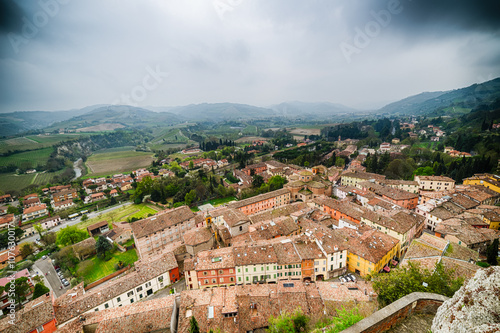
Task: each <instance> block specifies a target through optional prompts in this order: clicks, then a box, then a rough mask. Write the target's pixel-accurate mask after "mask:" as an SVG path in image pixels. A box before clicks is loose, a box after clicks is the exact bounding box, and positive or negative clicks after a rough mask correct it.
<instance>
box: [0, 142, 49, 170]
mask: <svg viewBox="0 0 500 333" xmlns="http://www.w3.org/2000/svg"><path fill="white" fill-rule="evenodd" d="M53 151H54V149H53V148H50V147H48V148H42V149H38V150H32V151H26V152H22V153H16V154H12V155H10V156H4V157H2V158H0V166H7V165H11V164H14V165H15V166H17V167H28V168H36V167H37V165H45V164H46V163H47V160H48V159H49V156H50V154H51V153H52V152H53Z"/></svg>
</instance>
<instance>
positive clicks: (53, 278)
mask: <svg viewBox="0 0 500 333" xmlns="http://www.w3.org/2000/svg"><path fill="white" fill-rule="evenodd" d="M32 270H34V271H36V272H38V274H39V275H42V276H43V278H44V282H45V286H46V287H47V288H49V289H50V290H52V291H53V292H54V294H55V296H56V298H57V297H59V296H61V295H62V294H64V293H65V292H66V290H67V288H70V286H68V287H67V288H65V287H64V286H63V285H62V283H61V280H60V279H59V276H58V275H57V273H56V270H55V269H54V266H53V265H52V262H51V259H50V258H47V259H39V260H37V261H36V262H35V264H34V265H33V269H32ZM45 273H47V275H45ZM61 287H62V289H61Z"/></svg>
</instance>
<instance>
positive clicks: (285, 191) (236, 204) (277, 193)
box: [228, 188, 290, 208]
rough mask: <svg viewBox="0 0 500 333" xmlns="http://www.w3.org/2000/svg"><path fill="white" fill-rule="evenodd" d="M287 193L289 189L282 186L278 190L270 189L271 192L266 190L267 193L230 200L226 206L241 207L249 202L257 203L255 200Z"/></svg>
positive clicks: (249, 203) (258, 200)
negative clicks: (234, 200)
mask: <svg viewBox="0 0 500 333" xmlns="http://www.w3.org/2000/svg"><path fill="white" fill-rule="evenodd" d="M287 193H288V194H289V193H290V190H288V189H285V188H282V189H280V190H276V191H271V192H267V193H264V194H259V195H256V196H255V197H251V198H248V199H244V200H240V201H236V202H232V203H230V204H228V207H230V208H241V207H244V206H248V205H251V204H254V203H257V202H260V201H264V200H267V199H271V198H274V197H277V196H280V195H284V194H287Z"/></svg>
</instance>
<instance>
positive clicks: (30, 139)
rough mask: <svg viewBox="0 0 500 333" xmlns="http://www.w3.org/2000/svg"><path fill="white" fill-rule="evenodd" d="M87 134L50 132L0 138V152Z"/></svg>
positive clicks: (28, 147)
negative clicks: (47, 133)
mask: <svg viewBox="0 0 500 333" xmlns="http://www.w3.org/2000/svg"><path fill="white" fill-rule="evenodd" d="M88 135H89V134H86V133H85V134H83V133H75V134H52V135H29V136H26V137H17V138H12V139H3V140H0V153H5V152H7V151H9V150H19V151H22V150H28V149H29V150H31V149H39V148H46V147H50V146H52V145H54V144H56V143H59V142H61V141H66V140H72V139H77V138H80V137H82V136H88Z"/></svg>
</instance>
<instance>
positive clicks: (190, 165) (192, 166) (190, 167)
mask: <svg viewBox="0 0 500 333" xmlns="http://www.w3.org/2000/svg"><path fill="white" fill-rule="evenodd" d="M193 168H194V163H193V161H189V170H193Z"/></svg>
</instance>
